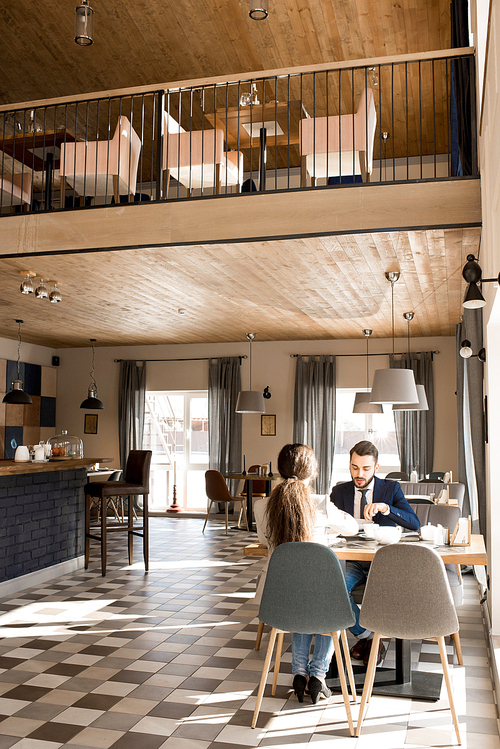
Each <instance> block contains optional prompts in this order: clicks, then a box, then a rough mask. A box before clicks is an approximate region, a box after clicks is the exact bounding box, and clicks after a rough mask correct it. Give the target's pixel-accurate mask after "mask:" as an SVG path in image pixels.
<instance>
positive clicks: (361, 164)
mask: <svg viewBox="0 0 500 749" xmlns="http://www.w3.org/2000/svg"><path fill="white" fill-rule="evenodd" d="M376 127H377V112H376V110H375V103H374V100H373V92H372V90H371V88H367V89H364V91H363V93H362V94H361V98H360V100H359V105H358V109H357V111H356V112H355V113H353V114H343V115H341V116H340V117H339V116H337V115H332V116H330V117H311V118H308V119H302V120H301V121H300V149H301V155H302V162H303V168H304V167H305V170H306V175H309V177H310V179H311V184H312V185H313V186H314V185H315V184H316V180H318V179H322V178H324V179H326V180H328V177H347V176H351V175H352V176H353V178H354V175H356V174H360V175H361V177H362V179H363V182H369V180H370V174H371V172H372V164H373V141H374V138H375V130H376Z"/></svg>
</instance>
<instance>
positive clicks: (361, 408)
mask: <svg viewBox="0 0 500 749" xmlns="http://www.w3.org/2000/svg"><path fill="white" fill-rule="evenodd" d="M372 333H373V330H370V329H369V328H365V329H364V330H363V335H364V336H365V337H366V390H367V392H366V393H356V395H355V396H354V406H353V409H352V412H353V414H381V413H384V409H383V408H382V406H381V405H380V403H370V395H371V393H370V370H369V354H368V339H369V338H370V336H371V334H372Z"/></svg>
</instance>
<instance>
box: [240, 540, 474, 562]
mask: <svg viewBox="0 0 500 749" xmlns="http://www.w3.org/2000/svg"><path fill="white" fill-rule="evenodd" d="M408 543H412V542H408ZM355 544H356V545H355ZM425 545H428V544H425ZM429 545H430V544H429ZM330 548H331V549H332V551H334V552H335V554H336V555H337V557H338V558H339V559H347V560H349V561H352V562H371V561H372V559H373V557H374V556H375V552H376V551H377V549H380V548H381V547H380V546H379V544H377V542H376V541H358V542H356V541H353V542H349V541H345V542H343V543H341V544H334V545H332V546H331V547H330ZM436 551H437V552H438V554H439V555H440V557H441V559H442V560H443V562H444V563H445V564H484V565H485V564H486V563H487V558H486V549H485V546H484V538H483V537H482V536H481V535H480V534H473V535H472V537H471V545H470V546H439V547H437V548H436ZM267 554H268V549H267V547H266V546H263V545H262V544H260V543H258V542H256V543H252V544H249V545H248V546H245V556H248V557H267Z"/></svg>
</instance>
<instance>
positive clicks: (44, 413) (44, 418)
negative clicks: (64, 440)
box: [40, 395, 56, 427]
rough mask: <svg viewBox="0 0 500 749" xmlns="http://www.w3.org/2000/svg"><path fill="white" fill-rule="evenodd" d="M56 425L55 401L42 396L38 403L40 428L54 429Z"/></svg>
mask: <svg viewBox="0 0 500 749" xmlns="http://www.w3.org/2000/svg"><path fill="white" fill-rule="evenodd" d="M55 425H56V399H55V398H49V397H48V396H46V395H42V398H41V402H40V426H41V427H55Z"/></svg>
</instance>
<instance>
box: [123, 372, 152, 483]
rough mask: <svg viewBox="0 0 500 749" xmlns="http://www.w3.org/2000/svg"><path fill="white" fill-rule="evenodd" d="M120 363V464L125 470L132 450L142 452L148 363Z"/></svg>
mask: <svg viewBox="0 0 500 749" xmlns="http://www.w3.org/2000/svg"><path fill="white" fill-rule="evenodd" d="M140 364H142V366H138V365H137V362H136V361H122V362H120V382H119V390H118V440H119V448H120V464H121V468H122V469H123V470H125V465H126V463H127V457H128V454H129V452H130V450H142V439H143V435H144V407H145V401H146V362H140Z"/></svg>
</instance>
